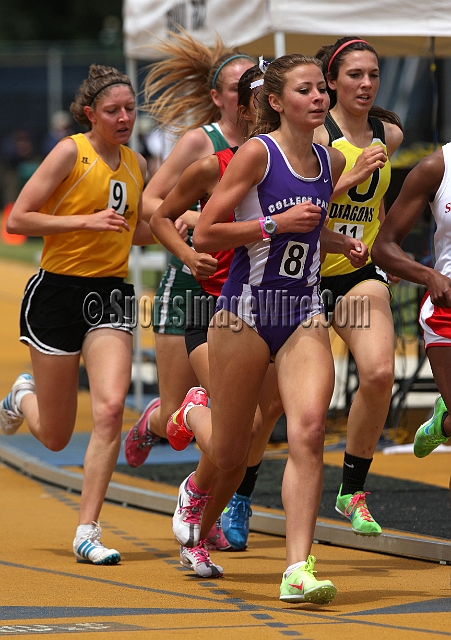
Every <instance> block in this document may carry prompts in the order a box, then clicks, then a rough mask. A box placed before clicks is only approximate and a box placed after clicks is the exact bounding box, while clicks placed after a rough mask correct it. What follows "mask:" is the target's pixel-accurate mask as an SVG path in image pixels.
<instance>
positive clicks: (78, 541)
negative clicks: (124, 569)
mask: <svg viewBox="0 0 451 640" xmlns="http://www.w3.org/2000/svg"><path fill="white" fill-rule="evenodd" d="M93 525H94V526H93V528H92V529H91V531H88V533H86V534H85V536H83V537H81V536H80V537H76V538H75V540H74V554H75V560H76V561H77V562H87V563H92V564H118V563H119V562H120V561H121V554H120V553H119V551H116V549H107V548H106V547H105V546H104V545H103V544H102V543H101V542H100V537H101V535H102V529H101V528H100V524H99V523H98V522H93Z"/></svg>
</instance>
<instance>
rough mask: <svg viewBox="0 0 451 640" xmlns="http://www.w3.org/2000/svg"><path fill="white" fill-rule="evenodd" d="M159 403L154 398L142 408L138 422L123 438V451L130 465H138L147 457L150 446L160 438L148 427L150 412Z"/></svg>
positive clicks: (158, 399) (158, 400)
mask: <svg viewBox="0 0 451 640" xmlns="http://www.w3.org/2000/svg"><path fill="white" fill-rule="evenodd" d="M160 404H161V400H160V398H154V399H153V400H151V401H150V402H149V404H148V405H147V407H146V408H145V409H144V411H143V413H142V415H141V417H140V418H139V420H138V422H136V423H135V424H134V425H133V427H132V428H131V429H130V431H129V432H128V433H127V435H126V437H125V440H124V453H125V459H126V460H127V463H128V464H129V465H130V466H131V467H140V466H141V465H142V464H144V462H145V461H146V459H147V456H148V455H149V453H150V451H151V449H152V447H153V445H154V444H156V443H157V442H158V441H159V440H160V438H159V437H158V436H156V435H155V434H154V433H152V431H150V430H149V429H148V425H149V418H150V414H151V413H152V412H153V411H155V409H156V408H157V407H159V406H160Z"/></svg>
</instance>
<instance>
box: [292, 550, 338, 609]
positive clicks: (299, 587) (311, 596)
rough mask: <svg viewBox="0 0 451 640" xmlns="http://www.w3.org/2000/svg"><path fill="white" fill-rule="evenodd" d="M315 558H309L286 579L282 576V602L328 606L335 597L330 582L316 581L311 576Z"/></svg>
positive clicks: (335, 591) (335, 593)
mask: <svg viewBox="0 0 451 640" xmlns="http://www.w3.org/2000/svg"><path fill="white" fill-rule="evenodd" d="M315 562H316V558H315V557H314V556H309V557H308V559H307V562H306V563H305V564H304V565H302V567H299V568H298V569H295V570H294V571H293V573H291V574H290V575H289V576H288V578H286V577H285V574H283V576H282V583H281V585H280V599H281V600H283V601H284V602H313V603H314V604H329V602H332V600H333V599H334V598H335V596H336V595H337V590H336V588H335V587H334V585H333V584H332V582H331V581H330V580H317V579H316V578H315V576H314V575H313V574H314V573H316V571H313V567H314V566H315Z"/></svg>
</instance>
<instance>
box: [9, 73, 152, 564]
mask: <svg viewBox="0 0 451 640" xmlns="http://www.w3.org/2000/svg"><path fill="white" fill-rule="evenodd" d="M71 112H72V114H73V116H74V118H75V120H76V121H77V122H78V123H79V124H82V125H85V126H86V127H87V129H88V131H87V132H86V133H84V134H82V133H80V134H76V135H73V136H70V137H67V138H64V139H63V140H61V141H60V142H59V143H58V144H57V145H56V147H55V148H54V149H53V150H52V151H51V152H50V153H49V155H48V156H47V157H46V158H45V159H44V161H43V162H42V164H41V165H40V166H39V168H38V169H37V170H36V172H35V173H34V175H33V176H32V177H31V179H30V180H29V181H28V183H27V184H26V185H25V186H24V188H23V190H22V192H21V193H20V195H19V197H18V199H17V201H16V203H15V205H14V208H13V210H12V212H11V214H10V216H9V220H8V231H9V232H10V233H19V234H24V235H29V236H43V237H44V250H43V253H42V259H41V268H40V270H39V272H38V273H37V274H36V275H35V276H33V277H32V278H31V279H30V281H29V283H28V284H27V287H26V290H25V295H24V299H23V302H22V309H21V338H20V339H21V341H22V342H24V343H25V344H28V345H29V347H30V354H31V362H32V368H33V375H31V374H29V373H22V374H21V375H19V377H18V378H17V380H16V381H15V382H14V384H13V387H12V390H11V392H10V393H9V394H8V396H7V397H6V398H4V399H3V401H2V402H1V403H0V427H1V429H2V431H3V432H4V433H5V434H6V435H12V434H14V433H15V432H16V431H17V429H18V428H19V427H20V425H21V423H22V421H23V419H24V418H25V419H26V421H27V423H28V426H29V429H30V431H31V433H32V434H33V435H34V436H35V437H36V438H37V439H38V440H39V441H40V442H41V443H42V444H43V445H44V446H46V447H47V448H49V449H51V450H52V451H60V450H61V449H63V448H64V447H65V446H66V445H67V444H68V442H69V440H70V439H71V436H72V433H73V430H74V426H75V420H76V412H77V396H78V374H79V365H80V357H81V356H83V360H84V364H85V367H86V371H87V374H88V377H89V386H90V394H91V406H92V417H93V429H92V433H91V437H90V440H89V444H88V448H87V451H86V456H85V460H84V479H83V488H82V494H81V502H80V514H79V526H78V528H77V531H76V535H75V539H74V543H73V551H74V554H75V558H76V560H77V562H88V563H93V564H117V563H118V562H119V561H120V559H121V556H120V554H119V552H118V551H116V550H115V549H108V548H106V547H105V546H104V545H103V544H102V543H101V541H100V536H101V529H100V526H99V515H100V511H101V508H102V504H103V501H104V498H105V493H106V490H107V488H108V484H109V482H110V479H111V475H112V473H113V470H114V467H115V465H116V461H117V456H118V453H119V449H120V443H121V429H122V417H123V410H124V403H125V398H126V394H127V391H128V388H129V385H130V378H131V360H132V331H133V328H134V325H135V324H136V318H135V317H134V313H133V307H134V289H133V286H132V285H131V284H128V283H127V282H125V281H124V278H125V277H126V276H127V274H128V256H129V252H130V247H131V245H132V244H149V243H151V242H153V239H152V234H151V232H150V228H149V225H148V224H147V223H146V222H144V220H142V219H141V194H142V190H143V186H144V179H145V173H146V162H145V160H144V158H143V157H142V156H141V155H139V154H137V153H135V152H134V151H132V150H131V149H129V148H128V147H126V146H125V145H126V143H127V142H128V140H129V138H130V136H131V133H132V130H133V126H134V123H135V118H136V112H135V92H134V90H133V88H132V86H131V83H130V80H129V78H128V77H127V76H126V75H124V74H122V73H120V72H119V71H117V70H116V69H114V68H112V67H104V66H96V65H92V66H91V67H90V70H89V76H88V78H87V79H85V80H84V82H83V83H82V85H81V86H80V88H79V90H78V93H77V96H76V98H75V101H74V102H73V103H72V105H71Z"/></svg>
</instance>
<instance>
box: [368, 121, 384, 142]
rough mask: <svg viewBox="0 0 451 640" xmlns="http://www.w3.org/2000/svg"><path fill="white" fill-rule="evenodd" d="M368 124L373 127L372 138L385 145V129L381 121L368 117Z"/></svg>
mask: <svg viewBox="0 0 451 640" xmlns="http://www.w3.org/2000/svg"><path fill="white" fill-rule="evenodd" d="M370 123H371V126H372V127H373V138H379V140H381V141H382V142H383V143H384V144H385V129H384V123H383V122H382V120H379V119H378V118H374V117H372V116H370Z"/></svg>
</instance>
